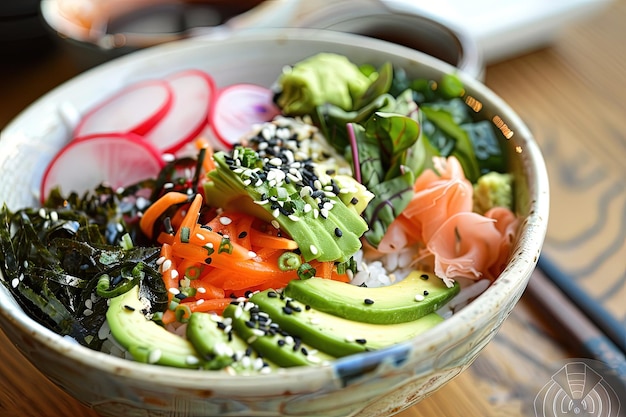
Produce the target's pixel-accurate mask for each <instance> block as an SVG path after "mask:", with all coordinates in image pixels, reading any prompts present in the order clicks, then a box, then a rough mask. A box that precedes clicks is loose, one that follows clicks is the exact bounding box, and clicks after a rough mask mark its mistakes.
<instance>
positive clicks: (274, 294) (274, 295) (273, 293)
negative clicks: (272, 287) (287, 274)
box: [267, 291, 278, 298]
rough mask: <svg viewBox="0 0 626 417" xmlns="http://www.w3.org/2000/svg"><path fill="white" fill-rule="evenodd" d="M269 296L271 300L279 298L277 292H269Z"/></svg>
mask: <svg viewBox="0 0 626 417" xmlns="http://www.w3.org/2000/svg"><path fill="white" fill-rule="evenodd" d="M267 296H268V297H269V298H276V297H278V294H277V293H276V292H275V291H269V292H268V293H267Z"/></svg>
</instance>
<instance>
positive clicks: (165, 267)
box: [161, 259, 172, 272]
mask: <svg viewBox="0 0 626 417" xmlns="http://www.w3.org/2000/svg"><path fill="white" fill-rule="evenodd" d="M171 267H172V260H171V259H166V260H165V261H163V263H162V264H161V272H167V271H169V269H170V268H171Z"/></svg>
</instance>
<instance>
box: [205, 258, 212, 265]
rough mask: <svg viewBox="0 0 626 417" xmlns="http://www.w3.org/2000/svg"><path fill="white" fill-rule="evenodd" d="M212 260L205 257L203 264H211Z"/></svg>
mask: <svg viewBox="0 0 626 417" xmlns="http://www.w3.org/2000/svg"><path fill="white" fill-rule="evenodd" d="M212 261H213V259H211V258H206V259H205V260H204V263H205V264H207V265H211V262H212Z"/></svg>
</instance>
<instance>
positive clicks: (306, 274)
mask: <svg viewBox="0 0 626 417" xmlns="http://www.w3.org/2000/svg"><path fill="white" fill-rule="evenodd" d="M316 272H317V271H316V270H315V268H313V267H312V266H311V264H310V263H308V262H306V263H303V264H302V265H300V266H299V267H298V278H300V279H309V278H313V277H314V276H315V273H316Z"/></svg>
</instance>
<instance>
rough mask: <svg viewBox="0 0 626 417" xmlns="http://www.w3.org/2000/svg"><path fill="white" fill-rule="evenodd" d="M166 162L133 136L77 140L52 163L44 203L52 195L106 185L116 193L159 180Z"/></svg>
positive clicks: (45, 181) (44, 185)
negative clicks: (54, 189)
mask: <svg viewBox="0 0 626 417" xmlns="http://www.w3.org/2000/svg"><path fill="white" fill-rule="evenodd" d="M164 166H165V162H164V161H163V158H162V156H161V153H160V152H159V151H158V150H157V149H156V148H155V147H154V146H153V145H152V144H150V143H149V142H146V141H145V140H144V139H143V138H142V137H141V136H138V135H135V134H133V133H110V134H102V135H100V134H96V135H91V136H85V137H82V138H76V139H75V140H73V141H71V142H69V143H68V144H67V145H66V146H65V147H64V148H62V149H61V150H60V151H59V152H58V153H57V154H56V155H55V157H54V158H53V159H52V161H51V162H50V164H49V165H48V167H47V168H46V171H45V172H44V175H43V180H42V182H41V190H40V191H41V196H40V198H41V201H42V202H43V201H45V200H46V199H47V198H48V196H49V194H50V191H51V190H52V189H53V188H55V187H57V186H58V187H60V189H61V192H63V193H65V194H68V193H70V192H76V193H78V194H79V195H80V194H83V193H84V192H86V191H89V190H93V189H95V188H96V187H97V186H98V185H100V184H102V183H106V184H109V185H110V186H111V187H113V188H114V189H117V188H119V187H126V186H129V185H132V184H134V183H136V182H139V181H142V180H145V179H148V178H154V177H156V176H157V175H158V174H159V172H160V171H161V169H162V168H163V167H164Z"/></svg>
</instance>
